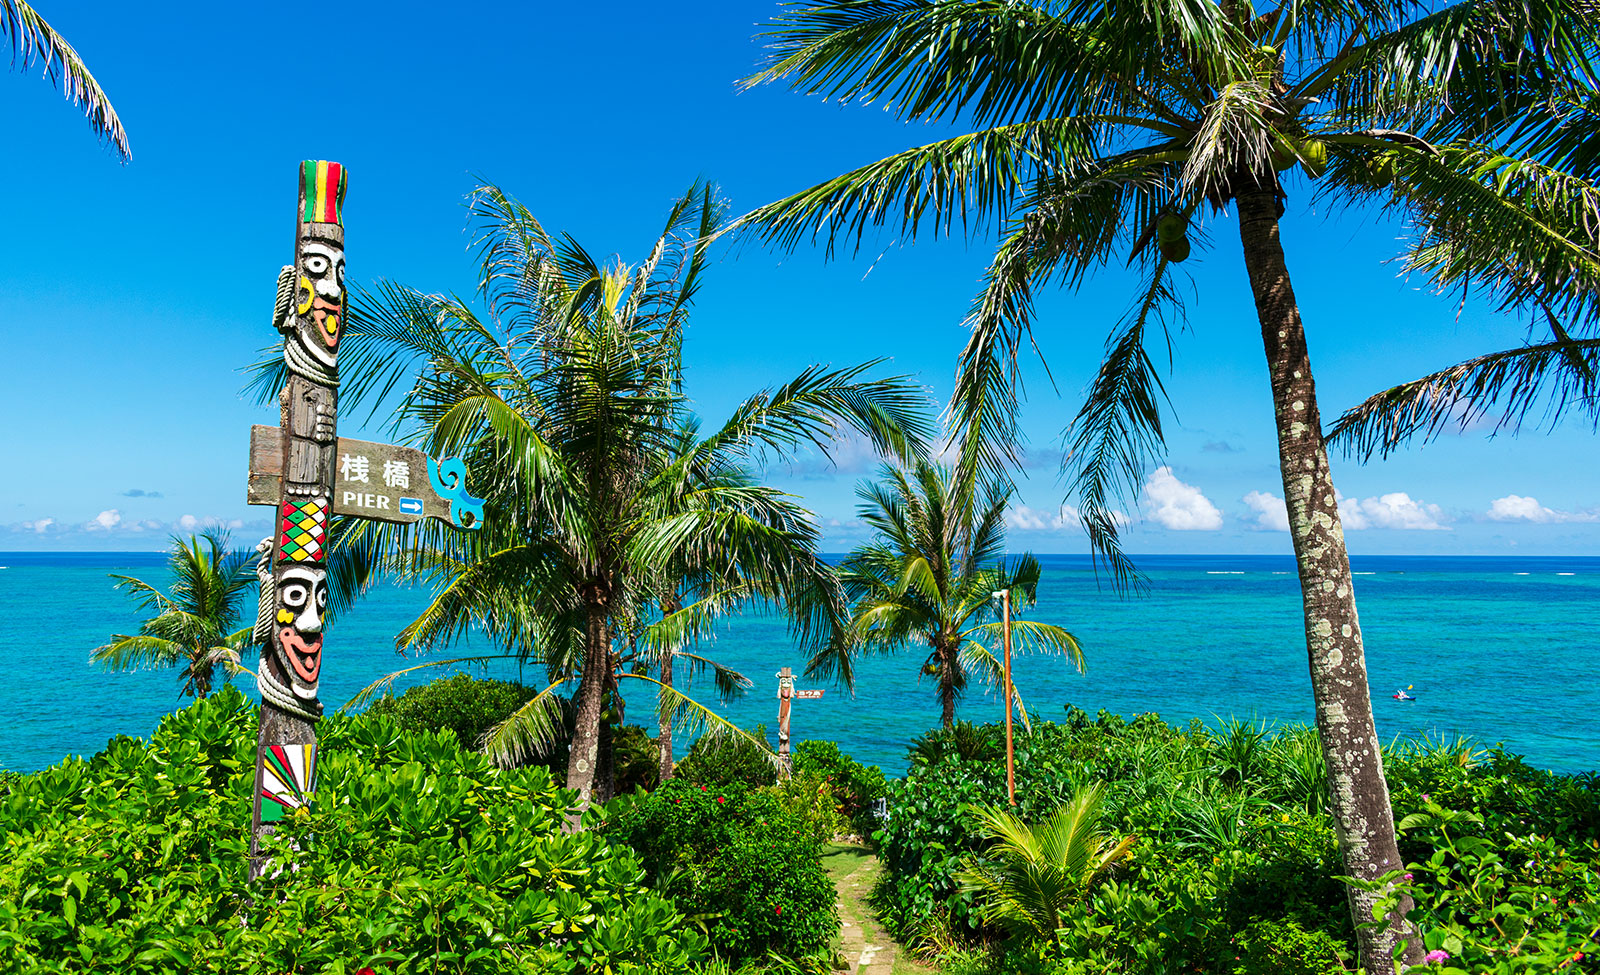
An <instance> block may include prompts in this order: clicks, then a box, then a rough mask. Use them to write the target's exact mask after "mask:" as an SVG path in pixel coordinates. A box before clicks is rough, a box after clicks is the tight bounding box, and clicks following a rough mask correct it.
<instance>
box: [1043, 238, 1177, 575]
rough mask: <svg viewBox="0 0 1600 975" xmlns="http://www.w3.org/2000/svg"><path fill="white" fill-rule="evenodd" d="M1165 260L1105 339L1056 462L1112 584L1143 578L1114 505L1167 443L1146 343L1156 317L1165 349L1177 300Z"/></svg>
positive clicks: (1160, 393)
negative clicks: (1123, 540)
mask: <svg viewBox="0 0 1600 975" xmlns="http://www.w3.org/2000/svg"><path fill="white" fill-rule="evenodd" d="M1169 269H1170V263H1169V262H1168V261H1167V260H1166V258H1165V257H1160V258H1157V260H1156V262H1155V266H1154V268H1153V270H1152V272H1151V277H1150V283H1149V285H1148V286H1147V288H1146V290H1145V293H1144V295H1143V297H1142V299H1141V300H1140V302H1139V304H1138V306H1137V307H1136V308H1135V310H1134V312H1133V313H1132V315H1131V316H1130V317H1129V318H1128V319H1127V320H1126V322H1125V324H1124V326H1123V328H1122V330H1121V331H1120V332H1119V333H1117V334H1115V335H1114V336H1113V338H1112V341H1111V342H1110V344H1109V346H1108V348H1107V352H1106V358H1105V360H1104V361H1103V362H1101V364H1100V371H1099V373H1098V374H1097V375H1096V376H1095V379H1094V382H1093V384H1092V385H1091V386H1090V389H1089V394H1088V397H1087V398H1086V399H1085V400H1084V404H1083V406H1082V407H1081V408H1079V410H1078V414H1077V416H1076V417H1074V418H1073V421H1072V425H1071V426H1070V427H1068V430H1067V435H1066V436H1067V440H1068V442H1069V445H1070V446H1069V449H1068V451H1067V456H1066V458H1065V459H1064V460H1063V461H1062V473H1063V474H1064V475H1065V476H1066V477H1067V478H1068V481H1069V485H1070V487H1069V493H1070V494H1072V495H1075V496H1076V497H1077V498H1078V501H1079V518H1080V519H1081V521H1082V523H1083V528H1084V531H1085V532H1087V533H1088V535H1089V544H1090V546H1091V547H1092V549H1093V550H1094V552H1095V554H1096V558H1097V562H1098V561H1100V560H1104V562H1105V563H1106V565H1107V566H1108V567H1109V568H1110V570H1111V577H1112V580H1113V583H1114V584H1115V586H1116V587H1117V588H1118V589H1127V588H1130V587H1131V588H1134V589H1139V588H1142V587H1143V585H1144V581H1143V577H1142V576H1141V575H1140V574H1139V572H1138V571H1137V569H1135V568H1134V565H1133V563H1132V561H1130V560H1129V559H1128V557H1127V556H1126V555H1124V554H1123V552H1122V547H1121V543H1120V540H1119V537H1118V522H1119V521H1120V520H1121V519H1122V518H1123V517H1124V515H1123V514H1122V512H1121V511H1120V510H1118V508H1117V507H1116V506H1117V505H1118V504H1121V505H1123V506H1124V507H1128V506H1131V505H1132V503H1134V502H1136V501H1137V498H1138V493H1139V488H1140V485H1141V484H1142V482H1143V480H1144V474H1145V469H1146V467H1147V466H1148V465H1149V464H1151V463H1153V462H1155V461H1157V460H1158V459H1159V458H1160V457H1161V456H1162V454H1163V453H1164V451H1165V449H1166V441H1165V438H1164V437H1163V435H1162V432H1161V404H1162V402H1163V401H1164V400H1165V399H1166V390H1165V388H1164V387H1163V386H1162V384H1161V379H1160V377H1159V376H1158V375H1156V371H1155V364H1154V362H1152V360H1151V358H1150V355H1149V353H1148V352H1147V351H1146V349H1145V342H1146V331H1147V329H1148V327H1149V325H1150V324H1151V320H1152V319H1154V320H1155V322H1156V323H1157V324H1159V325H1160V326H1161V328H1162V331H1163V334H1164V335H1165V337H1166V340H1167V342H1168V349H1169V352H1170V348H1171V345H1170V343H1171V328H1170V326H1169V325H1168V324H1167V321H1166V317H1165V316H1166V314H1167V309H1169V308H1171V309H1173V310H1175V311H1177V312H1179V313H1180V314H1181V310H1182V305H1181V303H1180V301H1179V299H1178V295H1177V293H1176V292H1175V291H1174V290H1173V289H1172V287H1171V285H1170V283H1169V282H1168V280H1167V274H1168V272H1169Z"/></svg>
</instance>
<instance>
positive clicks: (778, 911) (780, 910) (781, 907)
mask: <svg viewBox="0 0 1600 975" xmlns="http://www.w3.org/2000/svg"><path fill="white" fill-rule="evenodd" d="M773 910H775V911H776V912H777V913H778V914H779V916H782V914H783V905H782V904H779V905H778V906H777V907H775V908H773Z"/></svg>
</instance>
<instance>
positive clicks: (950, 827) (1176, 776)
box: [873, 709, 1351, 972]
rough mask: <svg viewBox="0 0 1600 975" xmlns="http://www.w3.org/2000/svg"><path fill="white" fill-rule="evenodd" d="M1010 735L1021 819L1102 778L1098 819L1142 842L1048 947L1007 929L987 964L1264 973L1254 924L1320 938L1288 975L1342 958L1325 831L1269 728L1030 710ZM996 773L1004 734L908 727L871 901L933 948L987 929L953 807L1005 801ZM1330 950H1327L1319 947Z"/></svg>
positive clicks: (962, 825) (1339, 899) (979, 850)
mask: <svg viewBox="0 0 1600 975" xmlns="http://www.w3.org/2000/svg"><path fill="white" fill-rule="evenodd" d="M1015 742H1016V781H1017V795H1016V798H1017V814H1018V815H1019V816H1020V817H1021V818H1022V819H1023V820H1024V821H1026V822H1029V823H1039V822H1043V821H1044V820H1045V819H1046V818H1047V817H1048V816H1050V815H1051V814H1052V813H1053V812H1054V811H1055V810H1056V809H1057V808H1059V807H1060V806H1062V805H1063V804H1064V803H1066V802H1067V801H1068V800H1069V799H1070V798H1071V797H1072V796H1073V795H1074V794H1075V793H1078V792H1079V791H1080V790H1081V789H1082V788H1084V787H1085V786H1087V785H1089V784H1091V783H1094V782H1097V781H1099V782H1104V783H1105V784H1106V788H1105V795H1104V809H1105V826H1104V829H1105V830H1106V831H1107V832H1111V833H1116V834H1118V835H1128V836H1134V837H1137V840H1136V843H1135V845H1134V847H1133V849H1132V852H1131V854H1130V855H1129V857H1128V859H1127V860H1126V861H1125V862H1124V863H1123V864H1122V865H1121V866H1120V867H1118V868H1116V869H1114V870H1113V871H1112V873H1111V875H1110V878H1109V879H1108V880H1107V881H1106V882H1104V883H1102V884H1101V885H1099V886H1097V887H1096V888H1095V889H1094V890H1093V891H1092V892H1091V894H1090V896H1089V898H1088V900H1086V901H1085V902H1084V910H1083V911H1082V913H1081V916H1075V917H1074V918H1073V920H1072V922H1071V924H1070V925H1069V927H1068V928H1067V929H1064V932H1063V934H1062V936H1061V938H1060V939H1059V941H1060V943H1059V945H1057V946H1053V947H1052V946H1049V945H1047V944H1043V943H1032V942H1031V941H1029V940H1028V939H1021V940H1019V939H1016V938H1013V939H1011V940H1009V941H1007V942H1004V946H1003V948H1002V950H1000V952H999V954H998V955H997V956H996V957H997V959H999V960H997V961H996V964H997V965H1002V966H1010V968H1011V969H1014V970H1022V969H1024V968H1029V967H1033V968H1039V970H1055V969H1057V968H1059V969H1060V970H1061V971H1069V970H1070V971H1074V972H1102V971H1104V972H1112V971H1115V972H1160V971H1193V970H1196V969H1199V970H1201V971H1209V972H1232V971H1235V966H1237V965H1246V966H1248V965H1251V964H1255V965H1258V968H1256V969H1251V968H1248V967H1246V968H1242V969H1239V970H1240V971H1256V970H1260V971H1266V970H1269V969H1268V968H1267V967H1260V966H1267V965H1268V963H1267V962H1266V961H1259V962H1251V961H1249V958H1250V957H1252V956H1250V955H1249V953H1248V951H1249V950H1255V949H1248V950H1247V946H1246V945H1245V943H1244V941H1242V940H1241V939H1245V940H1248V938H1246V932H1247V931H1249V930H1251V928H1252V925H1256V924H1260V923H1262V922H1271V923H1272V924H1277V925H1280V926H1281V927H1282V930H1284V931H1291V930H1293V931H1298V932H1302V933H1303V934H1304V935H1305V938H1306V939H1309V941H1308V942H1307V943H1308V944H1315V945H1316V946H1317V949H1316V951H1315V952H1311V953H1310V954H1307V952H1308V951H1310V949H1306V950H1305V951H1302V950H1301V949H1302V948H1306V946H1305V945H1300V946H1299V947H1297V948H1294V951H1296V952H1299V955H1296V957H1300V956H1302V955H1303V956H1305V957H1307V958H1309V959H1310V960H1308V961H1306V962H1305V963H1304V964H1301V963H1300V962H1295V963H1294V964H1289V963H1288V962H1285V963H1284V964H1285V966H1286V967H1283V968H1282V969H1281V970H1283V971H1286V972H1301V971H1304V972H1321V971H1322V970H1323V969H1322V968H1321V967H1319V966H1322V965H1323V964H1324V963H1325V962H1326V961H1327V959H1328V958H1329V957H1331V958H1333V959H1334V960H1335V962H1337V960H1338V958H1339V957H1340V951H1344V952H1346V953H1348V952H1349V951H1350V947H1351V929H1350V922H1349V913H1348V909H1347V908H1346V906H1345V905H1346V897H1345V892H1344V889H1343V887H1342V886H1341V885H1340V884H1339V883H1338V881H1336V880H1335V879H1333V878H1334V877H1335V876H1337V875H1338V874H1339V873H1341V872H1342V869H1341V867H1340V865H1339V863H1338V860H1337V855H1336V848H1335V845H1334V842H1333V835H1332V829H1331V825H1330V824H1329V823H1328V822H1327V820H1326V818H1325V817H1319V816H1315V815H1312V814H1310V813H1308V812H1306V811H1305V808H1304V807H1305V805H1306V802H1305V797H1304V796H1303V795H1300V796H1292V795H1291V794H1290V792H1289V785H1290V784H1292V783H1286V781H1285V780H1286V777H1285V776H1284V775H1282V774H1281V773H1280V770H1279V769H1278V768H1277V767H1276V764H1275V756H1277V755H1279V754H1280V753H1279V752H1278V751H1275V747H1276V740H1275V738H1274V737H1273V736H1270V735H1265V734H1262V733H1261V729H1259V728H1252V727H1251V726H1249V725H1243V724H1235V725H1233V726H1230V727H1228V728H1225V729H1224V730H1223V731H1222V732H1221V733H1217V732H1213V731H1210V730H1208V729H1206V728H1204V727H1202V726H1199V725H1194V726H1191V727H1190V728H1189V729H1187V730H1179V729H1176V728H1172V727H1170V726H1168V725H1166V724H1164V723H1163V722H1161V721H1160V719H1159V718H1157V717H1156V716H1154V715H1140V716H1138V717H1136V718H1134V719H1132V720H1131V721H1130V720H1124V719H1122V718H1120V717H1118V716H1116V715H1111V714H1107V713H1105V712H1102V713H1101V714H1100V715H1098V716H1096V717H1094V718H1091V717H1090V716H1089V715H1087V714H1085V713H1084V712H1082V711H1079V710H1077V709H1070V710H1069V711H1068V712H1067V716H1066V721H1064V722H1063V723H1061V724H1054V723H1050V722H1039V721H1036V722H1035V723H1034V726H1033V731H1032V733H1028V732H1026V731H1024V730H1023V729H1021V728H1018V729H1017V731H1016V734H1015ZM1005 783H1006V778H1005V756H1004V738H1003V733H1002V730H1001V729H1000V728H998V727H995V726H983V727H973V726H966V727H960V726H957V727H954V728H951V729H949V730H948V731H943V730H941V731H937V732H930V733H929V734H927V735H924V736H923V737H922V738H920V739H918V741H917V742H916V745H915V747H914V751H913V754H912V767H911V770H910V772H909V773H908V774H907V776H906V778H905V779H904V780H901V781H898V782H895V783H891V785H890V798H889V815H888V819H887V820H886V821H885V823H884V825H883V827H882V828H881V829H880V830H879V832H878V834H877V838H878V852H879V857H880V859H881V860H882V861H883V863H884V867H885V872H884V877H883V880H882V881H881V882H880V884H879V887H878V889H877V890H876V891H874V895H873V896H874V901H875V903H876V905H877V907H878V908H879V912H880V916H882V917H883V918H884V921H885V923H886V925H887V926H889V927H890V928H891V930H892V931H893V932H894V933H896V934H897V935H899V936H901V937H903V938H904V937H914V936H917V935H919V934H920V935H923V936H924V937H927V936H929V935H930V934H931V935H932V939H933V940H935V941H940V940H943V941H945V942H948V941H950V939H952V938H955V939H960V938H968V939H974V940H976V941H984V940H992V939H994V938H996V937H998V935H999V934H1000V932H999V931H998V930H996V929H992V928H989V927H986V926H985V925H984V924H983V922H982V919H981V917H980V916H979V915H978V913H977V910H976V907H977V905H976V904H975V903H974V901H973V899H972V895H970V894H967V893H964V892H963V891H962V890H961V889H960V887H959V885H958V883H957V871H958V870H959V868H960V864H961V862H962V860H963V859H966V858H970V859H971V860H972V862H974V863H976V864H980V865H981V864H983V863H984V862H985V859H984V858H985V856H986V855H988V853H987V849H986V847H987V845H988V844H987V843H984V842H983V841H982V840H981V839H980V837H979V836H978V835H977V834H976V832H975V831H974V829H973V827H972V824H971V820H970V817H968V816H965V815H960V814H959V811H960V810H962V809H963V808H964V807H968V806H973V805H980V804H981V805H1000V806H1004V805H1005V803H1006V791H1005ZM930 926H932V927H933V928H934V929H935V930H934V931H931V932H930V930H929V928H930ZM1261 930H1262V931H1266V930H1267V929H1266V928H1263V929H1261ZM1263 937H1265V935H1263ZM1046 940H1048V939H1046ZM1296 944H1299V943H1298V942H1296ZM1030 945H1031V946H1030ZM1329 946H1334V947H1333V948H1331V949H1329V951H1331V954H1330V953H1329V952H1325V951H1323V950H1322V949H1324V948H1328V947H1329ZM1289 950H1290V949H1289V948H1285V949H1284V951H1286V952H1287V951H1289ZM1258 954H1259V952H1258ZM1045 956H1049V957H1045ZM1236 956H1237V957H1236ZM1263 957H1265V956H1263ZM1285 957H1288V956H1287V955H1285ZM1052 959H1053V960H1052ZM1068 959H1073V961H1072V962H1071V963H1070V964H1069V963H1068V961H1067V960H1068ZM1295 965H1299V966H1300V967H1295ZM1040 966H1042V967H1040ZM1062 966H1065V967H1062Z"/></svg>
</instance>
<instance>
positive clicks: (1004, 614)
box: [993, 589, 1017, 806]
mask: <svg viewBox="0 0 1600 975" xmlns="http://www.w3.org/2000/svg"><path fill="white" fill-rule="evenodd" d="M993 595H994V596H995V598H997V599H999V600H1000V632H1001V633H1002V634H1003V637H1002V639H1003V640H1004V641H1005V663H1004V664H1003V665H1002V668H1001V669H1002V670H1003V671H1004V677H1002V678H1001V679H1002V680H1003V681H1004V682H1005V685H1006V686H1005V688H1004V689H1003V690H1002V692H1001V693H1003V694H1004V695H1005V698H1006V799H1007V800H1008V801H1009V802H1010V803H1011V804H1012V805H1013V806H1015V805H1016V804H1017V770H1016V768H1015V766H1014V765H1013V764H1012V761H1013V755H1012V749H1011V590H1009V589H1002V590H1000V591H999V592H996V593H994V594H993Z"/></svg>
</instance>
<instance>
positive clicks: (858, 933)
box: [822, 843, 934, 975]
mask: <svg viewBox="0 0 1600 975" xmlns="http://www.w3.org/2000/svg"><path fill="white" fill-rule="evenodd" d="M822 863H823V866H824V867H826V868H827V871H828V876H829V877H831V878H833V884H834V886H835V887H837V888H838V890H839V920H840V929H839V954H841V955H843V956H844V959H845V961H846V963H847V964H848V966H849V967H848V968H845V969H843V971H847V972H849V973H850V975H933V972H934V969H932V968H929V967H928V966H926V965H923V964H920V963H918V962H916V961H915V960H913V959H912V958H911V955H910V953H909V952H907V951H905V950H904V949H903V948H901V947H900V946H899V945H897V944H895V943H894V941H892V940H891V939H890V938H889V933H888V932H887V931H885V930H884V929H883V926H882V925H881V924H879V923H878V918H877V916H876V915H874V914H873V912H872V908H871V906H869V905H868V904H867V895H868V894H870V893H872V886H873V885H874V884H876V883H877V882H878V875H879V874H880V873H881V872H882V867H881V866H880V865H879V864H878V858H877V857H875V856H873V855H872V851H871V850H869V849H867V848H866V847H864V846H853V845H849V844H844V843H833V844H830V845H829V846H828V847H827V849H826V850H824V851H823V854H822Z"/></svg>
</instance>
